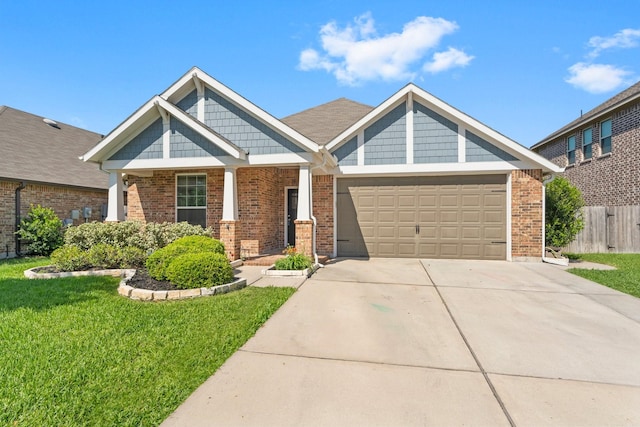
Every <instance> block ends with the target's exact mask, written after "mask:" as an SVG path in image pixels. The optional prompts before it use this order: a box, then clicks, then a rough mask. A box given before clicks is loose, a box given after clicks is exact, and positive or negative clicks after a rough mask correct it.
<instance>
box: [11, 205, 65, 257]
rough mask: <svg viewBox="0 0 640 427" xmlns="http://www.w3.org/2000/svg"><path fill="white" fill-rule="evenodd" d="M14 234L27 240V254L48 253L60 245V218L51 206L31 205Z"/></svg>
mask: <svg viewBox="0 0 640 427" xmlns="http://www.w3.org/2000/svg"><path fill="white" fill-rule="evenodd" d="M16 234H17V235H18V236H20V238H21V239H23V240H26V241H27V242H28V247H27V252H28V253H29V254H32V255H49V254H51V252H53V251H54V250H56V249H57V248H59V247H60V246H62V243H63V231H62V220H61V219H60V218H58V217H57V215H56V213H55V212H54V211H53V209H51V208H46V207H42V206H40V205H35V206H34V205H31V209H29V213H28V214H27V217H26V218H24V219H23V220H22V221H21V222H20V227H19V229H18V231H17V232H16Z"/></svg>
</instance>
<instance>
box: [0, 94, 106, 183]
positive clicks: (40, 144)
mask: <svg viewBox="0 0 640 427" xmlns="http://www.w3.org/2000/svg"><path fill="white" fill-rule="evenodd" d="M43 119H44V117H41V116H36V115H35V114H31V113H26V112H24V111H20V110H16V109H14V108H11V107H5V106H0V152H2V156H0V179H1V178H8V179H15V180H21V181H34V182H42V183H50V184H60V185H71V186H77V187H86V188H97V189H107V188H109V183H108V180H109V175H108V174H106V173H105V172H102V171H100V170H99V169H98V166H97V165H96V164H95V163H85V162H83V161H82V160H80V159H79V156H81V155H82V153H84V152H86V151H88V150H89V149H90V148H91V147H93V146H94V145H96V144H97V143H98V142H100V139H101V138H102V135H99V134H97V133H94V132H90V131H88V130H84V129H80V128H77V127H74V126H71V125H67V124H65V123H60V122H56V123H57V125H58V127H54V126H51V125H48V124H47V123H45V122H44V121H43Z"/></svg>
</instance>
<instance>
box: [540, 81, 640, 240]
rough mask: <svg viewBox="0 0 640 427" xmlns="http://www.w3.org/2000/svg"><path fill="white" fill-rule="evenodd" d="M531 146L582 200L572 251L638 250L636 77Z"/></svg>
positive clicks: (639, 102) (639, 101)
mask: <svg viewBox="0 0 640 427" xmlns="http://www.w3.org/2000/svg"><path fill="white" fill-rule="evenodd" d="M531 149H532V150H533V151H535V152H537V153H539V154H540V155H541V156H543V157H545V158H547V159H549V160H550V161H551V162H553V163H554V164H556V165H558V166H563V167H565V171H564V176H565V177H566V178H567V179H568V180H569V181H571V182H572V183H573V184H574V185H575V186H576V187H578V188H579V189H580V191H581V192H582V195H583V197H584V200H585V204H586V206H587V207H586V209H585V210H584V218H585V228H584V230H583V231H582V232H581V233H580V234H579V235H578V237H577V239H576V241H575V242H574V243H573V244H572V245H571V246H570V247H569V250H571V251H575V252H640V229H639V227H638V224H640V162H638V159H637V157H636V156H635V154H636V153H637V152H638V150H640V82H638V83H636V84H634V85H633V86H631V87H629V88H628V89H626V90H624V91H622V92H620V93H619V94H617V95H615V96H614V97H612V98H611V99H609V100H607V101H605V102H604V103H602V104H600V105H598V106H597V107H595V108H594V109H592V110H591V111H588V112H587V113H585V114H582V115H581V116H580V117H579V118H577V119H575V120H573V121H572V122H570V123H569V124H567V125H566V126H563V127H562V128H560V129H559V130H557V131H556V132H553V133H552V134H551V135H549V136H547V137H546V138H544V139H543V140H542V141H540V142H538V143H537V144H535V145H534V146H533V147H531Z"/></svg>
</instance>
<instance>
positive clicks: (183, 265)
mask: <svg viewBox="0 0 640 427" xmlns="http://www.w3.org/2000/svg"><path fill="white" fill-rule="evenodd" d="M166 276H167V279H169V281H171V283H173V284H174V285H176V287H177V288H179V289H192V288H202V287H212V286H218V285H224V284H225V283H229V282H231V281H233V268H232V267H231V264H230V263H229V260H228V259H227V257H226V256H225V255H221V254H218V253H214V252H200V253H185V254H183V255H180V256H178V257H176V258H175V259H173V261H172V262H171V264H169V266H168V267H167V269H166Z"/></svg>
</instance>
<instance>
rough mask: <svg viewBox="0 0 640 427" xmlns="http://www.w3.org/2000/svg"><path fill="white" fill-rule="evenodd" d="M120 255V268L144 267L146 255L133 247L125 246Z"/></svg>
mask: <svg viewBox="0 0 640 427" xmlns="http://www.w3.org/2000/svg"><path fill="white" fill-rule="evenodd" d="M120 251H121V253H120V268H137V267H142V266H144V262H145V261H146V259H147V253H146V252H145V251H143V250H142V249H140V248H136V247H135V246H125V247H124V248H122V249H121V250H120Z"/></svg>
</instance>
